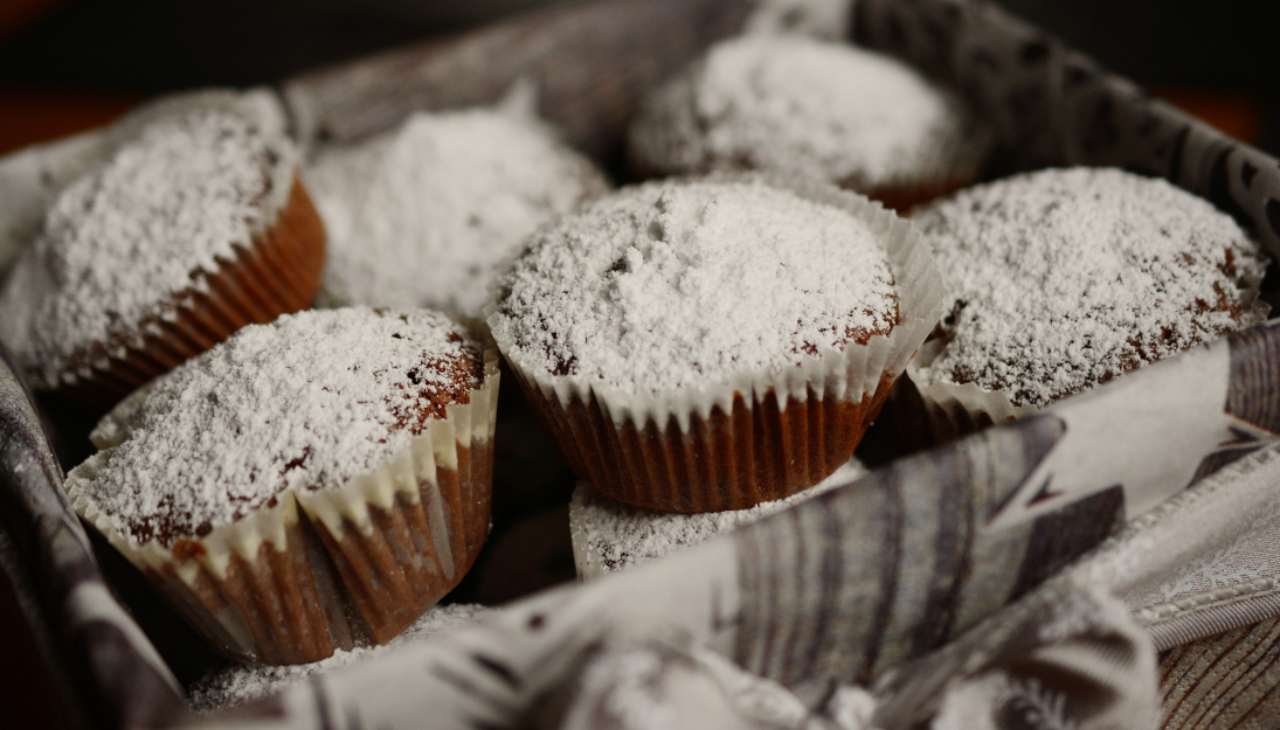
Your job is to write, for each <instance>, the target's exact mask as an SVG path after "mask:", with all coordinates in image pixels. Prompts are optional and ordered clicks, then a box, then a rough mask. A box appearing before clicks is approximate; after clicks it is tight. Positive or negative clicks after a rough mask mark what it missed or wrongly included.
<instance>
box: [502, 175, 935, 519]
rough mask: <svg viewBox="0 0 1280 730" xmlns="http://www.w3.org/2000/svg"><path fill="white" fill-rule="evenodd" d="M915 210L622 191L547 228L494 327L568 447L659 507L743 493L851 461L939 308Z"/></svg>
mask: <svg viewBox="0 0 1280 730" xmlns="http://www.w3.org/2000/svg"><path fill="white" fill-rule="evenodd" d="M937 277H938V274H937V272H936V270H935V269H934V268H933V264H932V261H931V258H930V257H929V256H928V254H927V253H925V252H924V251H923V249H922V248H921V247H920V246H918V245H917V243H916V239H915V237H914V233H913V231H912V230H911V229H910V227H909V226H907V225H906V224H905V222H904V221H902V220H901V219H899V218H897V217H896V216H894V215H893V214H891V213H889V212H887V211H885V210H884V209H883V208H880V207H879V206H876V205H875V204H873V203H870V202H869V201H867V200H866V199H865V198H861V197H858V196H854V195H851V194H847V193H841V192H840V191H838V190H835V189H833V188H829V187H826V186H817V185H808V184H790V185H788V184H782V183H773V184H770V183H766V182H764V181H762V180H759V179H733V180H731V179H722V180H706V181H678V182H666V183H657V184H649V185H643V186H639V187H635V188H630V189H626V190H624V191H621V192H619V193H617V194H616V195H613V196H611V197H607V198H604V199H602V200H600V201H597V202H595V203H593V204H591V205H589V206H587V207H586V208H585V209H583V210H582V211H580V212H579V213H577V214H574V215H570V216H567V217H565V218H563V219H561V220H560V221H559V222H558V223H557V224H555V225H553V226H550V227H548V228H545V229H543V230H542V231H541V232H540V233H539V234H538V235H536V236H535V237H534V238H533V239H532V242H531V244H530V247H529V249H528V250H527V251H526V252H525V253H524V254H523V255H522V256H521V258H520V259H518V260H517V262H516V264H515V266H514V268H513V269H512V271H511V272H510V273H509V274H508V275H507V276H506V277H505V278H504V279H503V280H502V282H501V288H500V292H499V296H498V299H497V302H496V305H495V306H494V307H493V308H492V310H491V313H490V316H489V320H488V321H489V326H490V328H491V330H492V332H493V335H494V337H495V339H496V340H497V343H498V347H499V349H500V350H501V351H502V353H503V356H504V357H505V358H506V360H507V362H508V363H509V364H510V365H511V368H512V371H513V372H514V373H515V374H516V376H517V378H518V379H519V380H520V382H521V383H522V385H524V386H525V389H526V393H527V394H528V395H529V396H530V397H531V399H532V401H533V402H534V403H535V405H536V406H537V407H538V408H539V410H541V411H542V412H543V413H544V415H545V416H546V417H547V422H548V423H549V424H550V427H551V430H552V432H553V433H554V434H555V436H556V439H557V441H558V442H559V444H560V448H561V450H562V452H563V453H564V454H565V455H566V458H567V460H568V461H569V464H570V465H571V466H572V467H573V468H574V469H575V471H577V473H578V474H579V475H580V476H582V477H583V478H585V479H586V480H588V481H589V482H590V483H591V484H592V486H593V487H594V488H595V489H597V490H598V491H599V492H600V493H601V494H604V495H606V496H608V497H610V498H613V499H616V500H619V501H622V502H625V503H628V504H631V505H634V506H638V507H644V508H648V509H655V510H660V511H674V512H708V511H720V510H726V509H742V508H746V507H750V506H752V505H754V504H757V503H759V502H763V501H770V500H774V499H780V498H783V497H786V496H788V495H790V494H792V493H794V492H796V491H799V490H801V489H804V488H805V487H809V486H812V485H813V484H816V483H817V482H819V481H821V480H822V479H823V478H824V477H826V476H827V475H828V474H830V473H831V472H832V471H834V470H835V469H836V468H837V467H839V466H840V465H842V464H844V463H845V462H847V461H848V460H849V457H850V455H851V454H852V452H853V449H854V447H855V446H857V443H858V441H859V439H860V438H861V436H862V433H863V431H864V430H865V428H866V426H867V424H868V423H869V422H870V421H871V419H872V418H874V417H875V414H876V412H877V411H878V410H879V408H880V405H881V404H882V402H883V399H884V397H885V396H886V395H887V394H888V391H889V388H890V386H891V385H892V383H893V381H894V380H895V379H896V377H897V376H898V374H899V373H900V372H901V371H902V368H903V367H905V365H906V362H907V360H908V359H909V358H910V356H911V355H912V353H913V352H914V351H915V349H916V347H917V346H918V345H919V344H920V343H921V342H922V341H923V340H924V337H925V335H926V334H927V332H928V330H929V329H930V328H931V327H932V326H933V324H934V322H936V321H937V318H938V314H939V312H940V309H939V303H940V300H939V292H938V287H937V286H936V283H937Z"/></svg>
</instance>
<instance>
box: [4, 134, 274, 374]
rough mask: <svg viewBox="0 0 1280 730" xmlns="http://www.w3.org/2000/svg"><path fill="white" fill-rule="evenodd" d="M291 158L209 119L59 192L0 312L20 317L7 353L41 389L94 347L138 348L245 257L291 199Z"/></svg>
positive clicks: (147, 142)
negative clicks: (209, 279)
mask: <svg viewBox="0 0 1280 730" xmlns="http://www.w3.org/2000/svg"><path fill="white" fill-rule="evenodd" d="M293 155H294V153H293V150H292V147H291V146H290V145H289V144H288V142H287V140H285V139H284V138H283V137H278V136H269V135H265V134H263V133H262V132H261V131H259V129H258V128H257V127H256V126H255V124H254V123H253V122H251V121H250V120H249V119H248V118H247V117H246V116H244V115H239V114H234V113H231V112H220V111H214V110H211V109H204V110H199V111H193V112H191V113H188V114H180V115H174V116H170V117H165V118H163V119H160V120H158V121H156V122H155V123H154V124H152V125H150V126H148V127H146V128H145V129H143V130H142V131H141V132H139V133H138V136H137V138H136V139H135V140H133V141H132V143H130V144H126V145H123V146H122V147H121V148H120V149H119V150H117V151H116V152H115V153H114V154H113V156H112V157H111V159H110V160H109V161H107V162H106V163H105V164H103V165H102V166H101V167H99V168H97V169H96V170H94V171H92V172H90V173H88V174H87V175H85V176H84V177H82V178H80V179H79V180H77V181H76V182H75V183H73V184H71V185H70V186H68V187H67V188H66V189H65V190H63V191H62V192H61V193H60V194H59V195H58V198H57V200H56V201H55V202H54V203H53V205H52V206H51V208H50V210H49V212H48V214H47V216H46V218H45V222H44V226H43V228H42V231H41V233H40V236H39V238H38V239H37V240H36V242H35V243H34V244H33V246H32V247H31V249H29V250H28V251H27V252H26V253H25V254H24V257H23V259H22V260H20V262H19V264H18V265H17V266H18V273H17V275H15V276H13V277H11V282H13V283H11V284H10V285H9V286H8V287H7V288H6V291H5V292H4V293H3V296H0V306H2V308H3V309H4V310H5V311H6V312H14V311H18V312H22V313H24V314H26V315H28V319H27V320H26V321H25V322H24V323H23V326H21V327H18V328H15V329H14V330H6V336H8V337H11V338H13V341H11V342H10V343H9V344H10V345H11V346H12V347H13V348H14V349H15V350H16V351H17V352H18V354H19V357H20V358H21V359H22V361H23V365H24V367H27V368H30V369H32V370H33V371H35V373H36V374H37V376H38V377H39V379H40V380H41V381H42V383H43V384H44V385H46V386H52V385H54V384H56V383H57V382H58V378H59V375H60V374H61V373H63V372H64V371H66V370H67V369H68V367H69V366H71V365H72V364H73V362H74V358H75V357H76V356H77V355H79V356H84V354H85V350H86V349H87V348H89V347H90V346H92V345H94V344H99V345H110V346H113V347H114V346H119V345H120V344H121V342H122V341H132V340H136V339H137V338H138V337H140V335H141V332H140V331H139V326H140V325H141V324H142V323H143V322H144V321H146V320H147V319H149V318H153V317H163V316H166V315H170V314H171V312H172V308H173V299H174V296H175V295H177V294H178V293H180V292H182V291H184V290H186V289H188V288H189V287H191V286H193V285H194V284H195V283H196V277H195V276H194V275H195V274H197V273H198V272H213V271H215V270H216V269H217V268H218V260H219V259H229V258H231V257H233V256H234V249H235V247H237V246H241V247H247V246H249V245H250V243H251V241H252V240H253V237H254V235H255V234H256V233H258V232H259V231H261V230H262V229H263V228H265V227H267V226H269V225H271V224H272V223H273V222H274V219H275V216H276V214H277V212H278V211H279V208H280V207H281V206H282V205H283V202H284V200H285V199H286V197H287V195H288V193H289V182H290V181H289V175H290V174H291V171H292V170H293V167H294V163H293Z"/></svg>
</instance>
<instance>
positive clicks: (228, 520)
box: [66, 309, 498, 664]
mask: <svg viewBox="0 0 1280 730" xmlns="http://www.w3.org/2000/svg"><path fill="white" fill-rule="evenodd" d="M497 389H498V373H497V355H496V353H494V352H492V351H489V350H487V349H486V348H484V347H483V346H482V345H481V344H480V343H479V342H477V341H476V340H474V339H472V338H471V337H470V336H469V335H468V334H467V333H466V331H465V330H464V329H463V328H462V327H461V326H459V325H457V324H455V323H453V322H452V321H450V320H449V319H448V318H446V317H445V316H443V315H440V314H436V313H433V312H426V311H420V312H412V313H410V312H405V313H397V312H388V311H374V310H368V309H344V310H333V311H327V312H304V313H301V314H297V315H290V316H285V317H282V318H280V319H279V320H277V321H276V322H274V323H272V324H270V325H254V326H249V327H245V328H244V329H242V330H240V332H238V333H237V334H236V335H235V336H233V337H232V338H231V339H229V340H228V341H226V342H224V343H222V344H220V345H218V346H216V347H214V348H213V349H212V350H210V351H209V352H207V353H205V354H203V355H201V356H199V357H197V358H195V359H193V360H191V361H189V362H187V363H185V364H183V365H182V366H180V367H179V368H177V369H176V370H174V371H173V372H171V373H170V374H168V375H166V376H164V377H162V378H160V379H158V380H156V381H155V382H154V383H153V384H152V385H150V386H148V387H147V388H145V389H143V390H141V391H139V392H138V393H136V394H134V395H133V396H130V397H129V398H128V399H126V400H125V401H124V402H122V403H121V404H120V405H119V406H117V408H116V409H115V410H114V411H112V413H111V414H109V415H108V416H107V417H106V418H105V419H103V421H102V423H100V424H99V426H98V428H97V429H96V430H95V432H94V433H93V441H94V443H95V444H96V445H97V446H98V448H99V449H100V450H99V451H98V453H96V454H95V455H93V456H92V457H90V458H89V459H88V460H86V461H85V462H84V463H82V464H81V465H80V466H78V467H76V468H75V469H74V470H72V471H71V473H70V474H68V475H67V480H66V489H67V492H68V494H69V496H70V498H71V501H72V504H73V506H74V507H75V509H76V511H77V512H78V513H79V514H80V515H81V516H82V517H83V518H84V519H85V520H86V521H87V522H88V523H90V524H91V525H93V526H94V527H95V528H96V529H97V530H98V531H99V532H100V533H102V534H103V535H104V536H105V537H106V538H107V540H108V541H109V542H110V543H111V544H112V545H113V546H115V548H116V549H118V550H119V551H120V552H121V553H122V554H123V555H124V556H125V557H126V558H128V559H129V560H130V561H131V562H133V563H134V564H135V565H136V566H137V567H139V568H140V569H141V570H142V571H143V572H144V574H146V575H147V577H148V578H149V579H150V580H152V581H153V582H154V583H156V584H157V585H158V586H159V587H160V588H161V589H162V590H163V591H164V592H165V593H166V594H167V595H168V596H169V597H170V598H171V599H172V600H173V602H174V603H175V604H177V606H178V607H179V608H180V609H182V610H183V611H184V613H185V614H186V615H187V616H188V617H189V618H190V619H191V621H192V623H193V624H194V625H195V626H196V628H197V629H199V630H200V631H201V632H203V633H204V634H205V635H206V636H207V637H208V638H209V639H210V640H211V641H212V642H213V644H214V645H215V646H216V647H217V648H219V649H221V650H222V651H224V652H226V653H227V654H230V655H232V656H237V657H241V658H248V659H254V660H257V661H261V662H265V663H275V664H295V663H302V662H311V661H316V660H318V659H323V658H324V657H326V656H329V655H330V654H332V653H333V651H334V650H335V649H346V648H350V647H351V646H353V645H355V644H357V643H361V642H362V641H364V640H365V639H369V640H372V641H373V642H377V643H383V642H386V641H388V640H390V639H391V638H393V637H394V636H395V635H396V634H398V633H399V632H400V631H401V630H402V629H404V628H405V627H406V626H408V625H409V624H411V623H412V622H413V621H414V619H416V618H417V617H418V616H419V615H420V614H421V613H422V612H423V610H425V609H426V608H428V607H429V606H431V605H433V604H434V603H435V602H436V601H437V600H439V599H440V598H441V597H442V596H443V595H444V594H445V593H446V592H448V591H449V590H450V589H451V588H452V587H453V586H455V585H457V583H458V581H459V580H460V579H461V578H462V576H463V574H465V573H466V571H467V570H468V569H469V568H470V566H471V564H472V562H473V561H474V560H475V557H476V554H477V552H478V551H479V548H480V545H481V543H482V542H483V541H484V538H485V535H486V533H487V530H488V524H489V498H490V484H491V473H492V454H493V451H492V449H493V446H492V443H493V442H492V435H493V423H494V415H495V411H496V407H497V402H496V396H497Z"/></svg>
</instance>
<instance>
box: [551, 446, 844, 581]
mask: <svg viewBox="0 0 1280 730" xmlns="http://www.w3.org/2000/svg"><path fill="white" fill-rule="evenodd" d="M864 473H865V470H864V469H863V467H862V465H861V464H859V463H858V462H856V461H852V462H849V463H848V464H846V465H844V466H842V467H840V468H839V469H837V470H836V471H835V473H833V474H832V475H831V476H829V477H827V478H826V479H824V480H822V481H821V482H819V483H818V484H816V485H814V486H813V487H810V488H809V489H806V490H804V491H802V492H799V493H797V494H793V495H791V496H790V497H787V498H786V499H779V500H776V501H773V502H764V503H762V504H758V505H756V506H754V507H751V508H750V509H742V510H729V511H725V512H707V513H703V514H693V515H684V514H666V513H660V512H649V511H647V510H642V509H636V508H634V507H628V506H626V505H623V504H618V503H617V502H613V501H610V500H607V499H604V498H602V497H599V496H597V495H596V494H595V493H594V492H592V491H591V489H590V488H589V487H588V486H587V485H585V484H583V485H579V486H578V488H577V489H576V490H575V491H574V493H573V501H571V502H570V503H569V532H570V534H571V535H572V536H573V549H574V555H575V558H576V559H577V561H578V573H579V574H580V575H583V576H584V577H589V576H592V575H598V574H600V573H606V572H607V573H612V572H614V571H618V570H623V569H625V568H629V567H631V566H633V565H639V564H641V563H646V562H648V561H650V560H656V559H658V558H661V557H664V556H666V555H670V554H671V553H673V552H676V551H678V550H682V549H684V548H688V547H692V546H694V545H698V544H700V543H703V542H706V541H707V540H710V539H711V538H713V537H715V536H716V535H721V534H724V533H726V532H732V531H733V530H736V529H738V528H739V527H743V526H745V525H749V524H752V523H754V522H758V521H760V520H762V519H764V518H765V517H768V516H769V515H771V514H774V513H777V512H781V511H783V510H785V509H787V508H789V507H793V506H795V505H797V504H800V503H801V502H804V501H806V500H809V499H812V498H814V497H816V496H818V495H819V494H822V493H823V492H825V491H827V490H829V489H831V488H833V487H835V486H838V485H841V484H847V483H849V482H850V481H853V480H855V479H857V478H858V477H860V476H861V475H862V474H864Z"/></svg>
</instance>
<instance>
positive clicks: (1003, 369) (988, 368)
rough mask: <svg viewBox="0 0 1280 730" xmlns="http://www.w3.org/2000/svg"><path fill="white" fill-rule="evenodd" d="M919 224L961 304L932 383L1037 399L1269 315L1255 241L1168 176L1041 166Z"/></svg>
mask: <svg viewBox="0 0 1280 730" xmlns="http://www.w3.org/2000/svg"><path fill="white" fill-rule="evenodd" d="M915 220H916V222H917V223H918V225H919V227H920V229H921V230H922V231H923V233H924V234H925V236H926V237H927V238H929V239H930V240H931V242H932V244H933V250H934V252H935V254H936V255H937V258H938V261H939V263H940V266H939V268H940V269H941V270H942V272H943V275H944V277H946V278H947V279H948V280H949V289H950V291H951V292H952V294H953V296H954V300H955V302H956V305H955V308H954V309H953V315H952V317H950V318H949V319H948V320H947V322H946V326H945V329H946V337H947V338H949V340H948V341H947V344H946V345H945V347H944V348H943V350H942V352H941V354H940V355H939V356H938V357H937V359H935V360H934V361H933V362H932V363H931V365H930V366H929V367H928V368H926V369H925V370H924V371H923V372H922V373H921V376H922V377H923V378H924V379H925V380H926V381H931V382H952V383H963V382H973V383H976V384H977V385H979V386H981V387H983V388H986V389H988V390H1004V391H1007V392H1008V393H1009V395H1010V396H1011V399H1012V400H1013V402H1014V403H1015V404H1017V405H1025V406H1043V405H1046V404H1048V403H1050V402H1051V401H1053V400H1056V399H1058V398H1062V397H1065V396H1067V395H1071V394H1073V393H1077V392H1080V391H1082V390H1085V389H1087V388H1089V387H1091V386H1093V385H1096V384H1098V383H1101V382H1105V381H1106V380H1109V379H1110V378H1112V377H1114V376H1115V375H1118V374H1120V373H1123V372H1125V371H1127V370H1130V369H1132V368H1134V367H1138V366H1141V365H1142V364H1145V363H1151V362H1155V361H1157V360H1160V359H1161V358H1164V357H1167V356H1169V355H1171V354H1174V353H1177V352H1180V351H1182V350H1185V349H1187V348H1188V347H1191V346H1192V345H1195V344H1197V343H1201V342H1207V341H1210V340H1213V339H1214V338H1216V337H1217V336H1219V335H1221V334H1223V333H1226V332H1230V331H1232V330H1236V329H1240V328H1242V327H1245V326H1248V325H1252V324H1256V323H1259V322H1261V321H1262V320H1263V319H1264V317H1265V314H1264V312H1263V311H1262V310H1260V309H1258V308H1256V307H1255V304H1254V300H1255V298H1256V294H1257V286H1258V283H1259V282H1260V281H1261V278H1262V274H1263V272H1264V269H1265V266H1266V263H1265V259H1264V257H1263V254H1262V253H1261V251H1260V250H1259V249H1258V247H1257V245H1256V244H1254V243H1253V242H1252V241H1251V240H1250V239H1249V238H1248V236H1247V235H1246V234H1245V232H1244V231H1243V230H1241V228H1240V226H1239V225H1237V224H1236V222H1235V221H1234V220H1232V219H1231V218H1230V217H1229V216H1227V215H1226V214H1224V213H1221V212H1219V211H1218V210H1216V209H1214V207H1213V206H1212V205H1210V204H1209V203H1207V202H1206V201H1204V200H1201V199H1200V198H1197V197H1195V196H1193V195H1191V194H1189V193H1186V192H1183V191H1181V190H1178V189H1177V188H1175V187H1173V186H1172V185H1170V184H1168V183H1166V182H1165V181H1163V180H1156V179H1152V178H1145V177H1141V176H1138V175H1133V174H1130V173H1126V172H1122V171H1119V170H1111V169H1085V168H1077V169H1068V170H1047V171H1042V172H1037V173H1032V174H1028V175H1021V176H1017V177H1012V178H1009V179H1007V180H1003V181H999V182H995V183H992V184H989V185H983V186H979V187H975V188H971V189H969V190H967V191H964V192H962V193H959V194H957V195H955V196H954V197H952V198H950V199H949V200H946V201H942V202H939V203H935V204H933V205H932V206H930V207H928V208H926V209H924V210H922V211H920V212H919V213H918V214H917V215H916V216H915Z"/></svg>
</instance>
